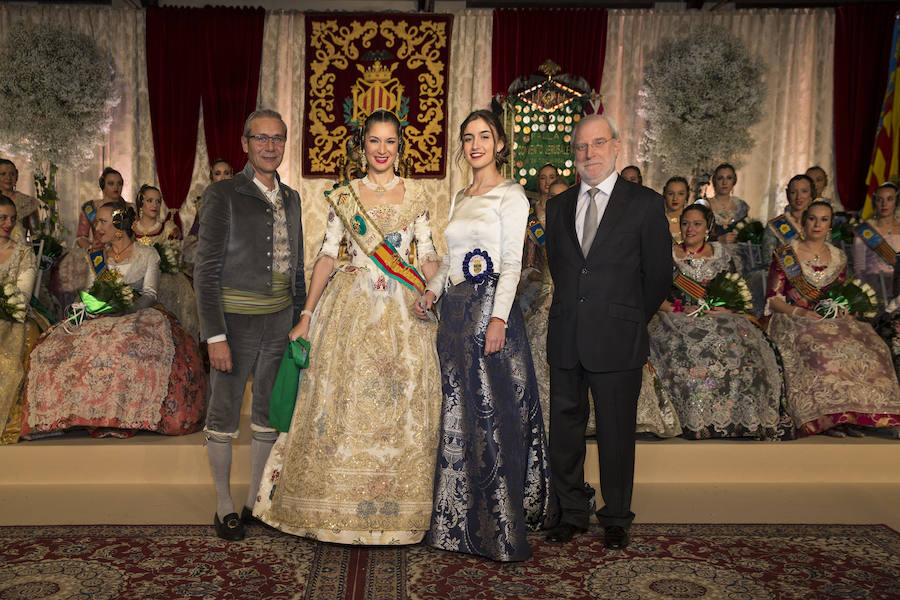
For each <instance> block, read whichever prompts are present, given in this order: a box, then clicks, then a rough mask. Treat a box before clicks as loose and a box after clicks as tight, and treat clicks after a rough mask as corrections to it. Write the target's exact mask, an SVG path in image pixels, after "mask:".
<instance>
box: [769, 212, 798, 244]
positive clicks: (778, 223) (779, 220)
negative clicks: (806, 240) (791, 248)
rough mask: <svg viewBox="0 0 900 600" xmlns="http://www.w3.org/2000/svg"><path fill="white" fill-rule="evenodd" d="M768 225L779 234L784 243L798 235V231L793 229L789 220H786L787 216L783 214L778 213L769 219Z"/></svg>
mask: <svg viewBox="0 0 900 600" xmlns="http://www.w3.org/2000/svg"><path fill="white" fill-rule="evenodd" d="M769 226H771V227H772V229H774V230H775V231H776V232H777V233H778V235H780V236H781V239H783V240H784V241H785V243H788V242H790V241H791V240H792V239H794V238H795V237H797V236H799V235H800V232H799V231H797V230H796V229H794V226H793V225H791V222H790V221H788V218H787V217H786V216H784V215H778V216H777V217H775V218H774V219H772V220H771V221H769Z"/></svg>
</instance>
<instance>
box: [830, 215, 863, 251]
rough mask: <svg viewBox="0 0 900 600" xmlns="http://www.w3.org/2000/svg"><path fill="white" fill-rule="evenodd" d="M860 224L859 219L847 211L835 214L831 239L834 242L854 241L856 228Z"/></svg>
mask: <svg viewBox="0 0 900 600" xmlns="http://www.w3.org/2000/svg"><path fill="white" fill-rule="evenodd" d="M857 225H859V221H858V220H857V219H856V217H854V216H853V215H851V214H849V213H845V212H839V213H835V214H834V222H833V223H832V225H831V241H832V243H837V242H844V243H847V244H852V243H853V236H854V230H855V228H856V226H857Z"/></svg>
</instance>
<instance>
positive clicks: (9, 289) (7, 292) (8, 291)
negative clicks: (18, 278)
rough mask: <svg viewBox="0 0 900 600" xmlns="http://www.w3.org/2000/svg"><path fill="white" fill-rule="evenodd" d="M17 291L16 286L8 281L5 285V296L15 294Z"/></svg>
mask: <svg viewBox="0 0 900 600" xmlns="http://www.w3.org/2000/svg"><path fill="white" fill-rule="evenodd" d="M16 291H17V289H16V286H14V285H13V284H11V283H7V284H5V285H4V286H3V295H4V296H7V297H10V296H12V295H13V294H15V293H16Z"/></svg>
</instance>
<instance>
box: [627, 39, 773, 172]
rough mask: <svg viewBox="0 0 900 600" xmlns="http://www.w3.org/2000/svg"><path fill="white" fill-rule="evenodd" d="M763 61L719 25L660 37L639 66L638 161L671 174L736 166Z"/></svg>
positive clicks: (758, 96) (749, 143) (760, 87)
mask: <svg viewBox="0 0 900 600" xmlns="http://www.w3.org/2000/svg"><path fill="white" fill-rule="evenodd" d="M763 71H764V67H763V63H762V62H761V61H760V60H759V59H757V58H755V57H753V56H752V55H751V54H750V51H749V50H748V49H747V46H746V45H745V44H744V43H743V41H741V40H740V39H739V38H737V37H736V36H735V35H733V34H732V33H730V32H728V31H727V30H725V29H723V28H721V27H711V28H708V29H707V30H705V31H704V33H703V35H702V36H698V35H696V34H695V33H694V32H692V33H691V34H690V35H687V36H686V37H683V38H679V39H667V40H665V41H663V43H662V44H661V45H660V47H659V49H658V50H657V51H656V53H655V54H654V56H653V58H652V59H651V60H650V62H649V64H648V65H647V67H646V69H645V71H644V83H643V86H642V88H641V90H640V91H639V95H640V96H641V99H642V102H641V108H640V109H639V111H638V114H640V115H641V116H642V117H643V118H644V119H645V120H646V122H647V125H646V129H645V131H644V137H643V139H642V140H641V148H640V156H639V157H638V158H639V160H642V161H647V162H655V161H658V160H660V159H661V160H662V161H663V164H664V166H665V170H666V171H667V172H669V173H691V174H693V175H695V176H697V175H700V174H702V173H709V172H710V171H711V170H712V168H713V167H714V166H715V165H716V164H718V163H719V162H721V161H723V160H727V161H730V162H733V163H735V164H740V162H741V161H740V160H739V158H740V155H742V154H746V153H747V152H749V151H750V150H751V149H752V148H753V144H754V141H753V137H752V136H751V135H750V127H751V126H752V125H754V124H755V123H757V122H758V121H759V120H760V117H761V116H762V104H763V100H764V99H765V96H766V85H765V83H764V82H763Z"/></svg>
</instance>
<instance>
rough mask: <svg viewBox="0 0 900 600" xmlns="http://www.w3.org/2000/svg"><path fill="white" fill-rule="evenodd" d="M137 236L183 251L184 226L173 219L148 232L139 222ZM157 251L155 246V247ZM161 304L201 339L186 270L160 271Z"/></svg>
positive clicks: (194, 297) (142, 240) (143, 239)
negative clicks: (180, 225) (170, 245)
mask: <svg viewBox="0 0 900 600" xmlns="http://www.w3.org/2000/svg"><path fill="white" fill-rule="evenodd" d="M132 229H133V230H134V235H135V237H134V239H135V241H136V242H140V243H141V244H144V245H145V246H148V247H149V248H151V249H153V245H154V244H174V247H175V248H176V249H178V250H179V251H180V247H181V229H179V228H178V225H176V224H175V223H173V222H172V221H170V220H169V221H165V222H163V223H159V224H158V226H157V228H156V229H155V230H152V231H147V232H145V231H144V230H143V229H141V227H140V222H138V221H136V222H135V223H134V226H133V227H132ZM154 250H155V249H154ZM157 296H158V299H159V303H160V304H162V305H163V306H165V307H166V309H168V310H169V311H171V312H172V314H174V315H175V318H177V319H178V322H179V323H181V324H182V325H184V328H185V329H187V330H188V331H189V332H190V334H191V336H193V337H194V339H199V338H200V317H199V316H198V315H197V296H196V295H195V294H194V285H193V283H191V280H190V279H188V277H187V275H185V274H184V273H183V272H177V273H160V274H159V291H158V294H157Z"/></svg>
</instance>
